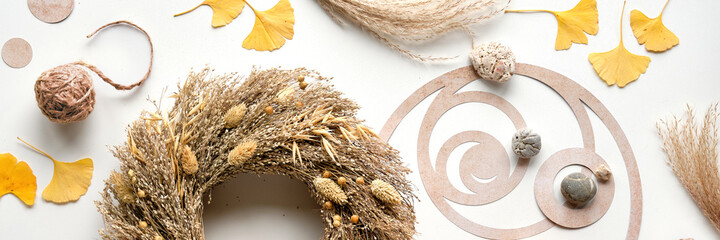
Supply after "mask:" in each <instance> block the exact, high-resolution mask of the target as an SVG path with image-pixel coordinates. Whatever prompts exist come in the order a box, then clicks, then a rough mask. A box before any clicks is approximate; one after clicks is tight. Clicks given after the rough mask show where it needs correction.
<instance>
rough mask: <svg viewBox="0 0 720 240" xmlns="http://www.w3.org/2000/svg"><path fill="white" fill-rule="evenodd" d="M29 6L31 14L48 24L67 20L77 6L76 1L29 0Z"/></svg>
mask: <svg viewBox="0 0 720 240" xmlns="http://www.w3.org/2000/svg"><path fill="white" fill-rule="evenodd" d="M27 4H28V8H30V12H32V14H33V15H34V16H35V17H36V18H37V19H40V21H43V22H46V23H56V22H60V21H62V20H65V18H67V17H68V16H70V13H71V12H72V10H73V6H74V5H75V4H74V0H27Z"/></svg>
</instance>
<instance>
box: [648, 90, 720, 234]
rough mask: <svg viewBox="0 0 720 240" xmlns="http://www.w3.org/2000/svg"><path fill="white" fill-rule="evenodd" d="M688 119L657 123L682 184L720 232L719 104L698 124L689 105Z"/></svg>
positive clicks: (670, 160) (671, 162) (710, 109)
mask: <svg viewBox="0 0 720 240" xmlns="http://www.w3.org/2000/svg"><path fill="white" fill-rule="evenodd" d="M685 114H686V115H685V118H684V119H678V118H677V117H674V118H673V119H672V120H671V121H667V122H666V121H661V122H660V123H659V124H658V125H657V129H658V132H659V134H660V136H661V137H662V139H663V142H664V143H663V150H665V153H667V155H668V158H669V159H668V161H667V163H668V164H669V165H670V167H672V170H673V172H675V175H676V176H677V178H678V180H680V183H682V185H683V186H684V187H685V189H686V190H687V191H688V193H690V196H691V197H692V199H693V200H695V203H696V204H697V205H698V206H699V207H700V209H701V210H702V211H703V213H704V214H705V216H706V217H707V218H708V219H710V221H711V222H712V223H713V225H715V229H717V230H718V231H720V172H719V170H718V139H719V137H718V126H717V123H718V117H719V116H720V112H718V104H715V105H713V106H711V107H710V108H709V109H708V111H707V113H706V114H705V118H704V119H703V121H702V122H701V123H700V125H698V123H696V119H695V113H694V111H693V110H692V108H690V107H689V106H688V109H687V112H686V113H685Z"/></svg>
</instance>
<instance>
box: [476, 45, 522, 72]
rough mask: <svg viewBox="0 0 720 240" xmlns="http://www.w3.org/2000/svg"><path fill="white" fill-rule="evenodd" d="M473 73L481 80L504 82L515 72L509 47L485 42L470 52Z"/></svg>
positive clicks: (513, 57)
mask: <svg viewBox="0 0 720 240" xmlns="http://www.w3.org/2000/svg"><path fill="white" fill-rule="evenodd" d="M470 61H471V62H472V65H473V68H475V72H477V74H478V76H480V77H481V78H483V79H486V80H490V81H495V82H506V81H507V80H510V77H512V75H513V73H514V72H515V54H513V53H512V51H511V50H510V48H509V47H507V46H505V45H504V44H502V43H498V42H486V43H482V44H480V45H479V46H477V47H475V48H474V49H473V50H472V51H471V52H470Z"/></svg>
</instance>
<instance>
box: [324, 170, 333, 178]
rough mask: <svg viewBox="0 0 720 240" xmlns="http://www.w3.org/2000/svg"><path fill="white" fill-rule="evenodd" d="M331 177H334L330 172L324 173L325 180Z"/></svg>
mask: <svg viewBox="0 0 720 240" xmlns="http://www.w3.org/2000/svg"><path fill="white" fill-rule="evenodd" d="M330 176H332V174H330V172H329V171H324V172H323V177H324V178H330Z"/></svg>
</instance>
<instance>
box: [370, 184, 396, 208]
mask: <svg viewBox="0 0 720 240" xmlns="http://www.w3.org/2000/svg"><path fill="white" fill-rule="evenodd" d="M370 191H371V192H372V194H373V195H375V197H376V198H378V199H380V200H381V201H383V202H385V203H387V204H399V203H400V202H401V201H402V197H401V196H400V194H399V193H398V191H397V190H395V187H393V186H392V185H390V184H389V183H386V182H385V181H383V180H380V179H376V180H373V181H372V182H371V183H370Z"/></svg>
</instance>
